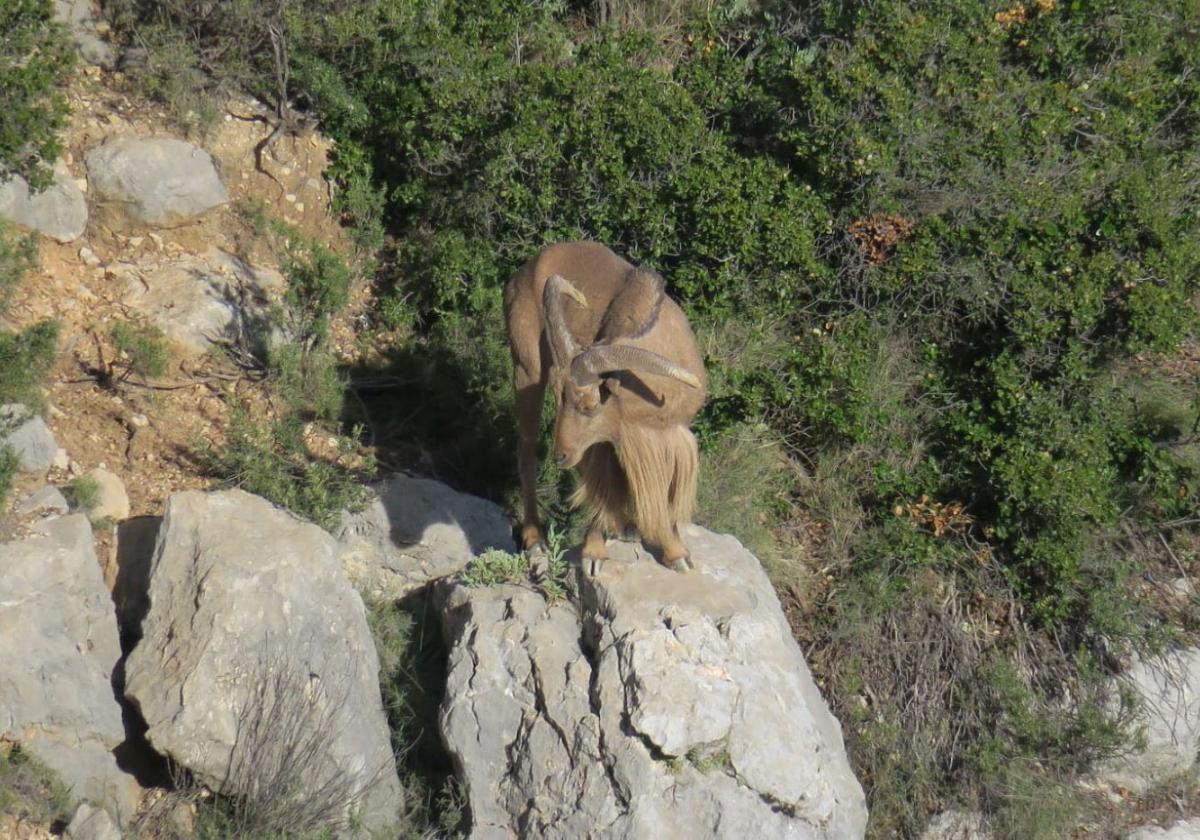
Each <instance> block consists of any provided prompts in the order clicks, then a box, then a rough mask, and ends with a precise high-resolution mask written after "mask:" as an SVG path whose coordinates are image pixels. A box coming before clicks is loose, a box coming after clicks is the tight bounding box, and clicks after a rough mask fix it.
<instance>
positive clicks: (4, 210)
mask: <svg viewBox="0 0 1200 840" xmlns="http://www.w3.org/2000/svg"><path fill="white" fill-rule="evenodd" d="M0 218H3V219H8V220H9V221H10V222H14V223H15V224H18V225H21V226H22V227H27V228H29V229H30V230H36V231H37V232H38V233H40V234H43V235H44V236H49V237H50V238H51V239H55V240H57V241H59V242H73V241H74V240H76V239H78V238H79V237H81V236H83V231H84V230H85V229H86V228H87V220H88V210H87V201H86V200H85V199H84V197H83V193H82V192H80V190H79V187H77V186H76V185H75V182H74V181H73V180H71V179H70V178H69V177H67V176H66V175H64V174H62V173H60V172H56V173H55V174H54V181H53V182H52V183H51V184H50V186H48V187H47V188H46V189H44V190H42V191H41V192H37V193H35V192H31V191H30V189H29V183H28V182H27V181H26V180H25V179H24V178H22V177H21V176H20V175H14V176H12V177H11V178H9V179H8V180H7V181H5V182H3V183H0Z"/></svg>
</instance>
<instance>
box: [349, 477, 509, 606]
mask: <svg viewBox="0 0 1200 840" xmlns="http://www.w3.org/2000/svg"><path fill="white" fill-rule="evenodd" d="M337 537H338V541H339V542H340V543H341V559H342V565H343V567H344V568H345V569H346V573H347V574H348V575H350V579H351V580H352V581H354V585H355V586H356V587H358V589H359V591H360V592H365V593H368V594H370V595H371V596H373V597H382V598H390V599H393V600H398V599H400V598H403V597H404V596H405V595H407V594H409V593H410V592H412V591H414V590H417V589H420V588H422V587H424V586H426V585H427V584H428V583H429V582H430V581H432V580H436V579H437V578H442V577H446V576H448V575H453V574H456V573H457V572H459V571H460V570H462V568H463V567H465V566H466V565H467V563H469V562H470V561H471V558H472V557H474V556H475V555H476V554H479V553H482V552H483V551H486V550H487V549H489V548H501V549H504V550H506V551H511V550H513V549H514V545H513V540H512V528H511V526H510V525H509V523H508V519H507V518H506V517H505V516H504V512H503V511H502V510H500V508H499V507H497V506H496V505H494V504H492V503H491V502H488V501H485V500H483V499H480V498H477V497H475V496H468V495H467V494H465V493H458V492H456V491H454V490H451V489H450V488H449V487H447V486H446V485H444V484H441V483H440V482H437V481H430V480H428V479H424V478H413V477H410V476H406V475H398V476H396V477H394V478H392V479H389V480H388V481H385V482H382V483H380V484H378V485H376V486H375V487H374V488H373V490H372V500H371V502H370V504H368V505H367V506H366V508H365V509H364V510H362V511H361V512H359V513H353V514H352V513H344V514H342V521H341V524H340V526H339V527H338V530H337Z"/></svg>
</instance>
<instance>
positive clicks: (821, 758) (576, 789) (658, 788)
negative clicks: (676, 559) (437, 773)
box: [437, 528, 866, 840]
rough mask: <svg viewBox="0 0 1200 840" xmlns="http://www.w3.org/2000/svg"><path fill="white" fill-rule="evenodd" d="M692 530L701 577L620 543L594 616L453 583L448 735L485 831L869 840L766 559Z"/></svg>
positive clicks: (854, 788) (836, 732)
mask: <svg viewBox="0 0 1200 840" xmlns="http://www.w3.org/2000/svg"><path fill="white" fill-rule="evenodd" d="M688 536H689V544H690V545H691V547H692V549H693V557H694V558H696V559H697V561H698V566H699V569H700V570H699V572H698V573H696V574H693V575H687V576H681V575H678V574H676V573H674V572H670V571H668V570H666V569H664V568H662V567H661V566H659V565H658V564H657V563H655V562H654V561H653V559H652V558H651V557H649V556H648V555H647V554H646V553H645V552H644V551H642V550H641V549H640V548H636V547H634V546H632V545H618V546H614V547H613V548H614V552H613V554H614V556H613V559H612V560H611V561H610V563H609V564H607V565H606V567H605V570H604V573H603V574H601V575H600V576H598V577H596V578H589V579H585V580H583V581H582V583H581V585H580V603H581V610H580V612H579V613H577V612H576V611H575V609H573V608H572V607H570V606H568V605H565V604H559V603H548V602H547V601H546V600H545V599H544V598H543V597H542V595H540V594H539V593H537V592H534V591H532V590H529V589H524V588H520V587H516V586H512V585H503V586H495V587H487V588H471V587H468V586H465V585H463V584H461V583H457V582H453V581H445V582H443V583H441V584H440V585H439V587H438V590H437V592H438V598H439V600H440V602H441V603H442V604H443V606H444V608H445V609H444V613H443V615H444V622H445V631H446V640H447V643H448V645H449V648H450V663H449V675H450V676H449V683H448V686H447V694H446V697H447V699H446V702H445V704H444V706H443V710H442V731H443V736H444V739H445V741H446V744H447V746H448V748H449V750H450V753H451V755H452V757H453V758H454V761H455V765H456V767H457V768H458V770H459V772H460V777H461V778H462V780H463V783H464V788H465V791H466V794H467V800H468V803H469V807H470V810H471V818H472V826H473V834H472V836H474V837H488V838H490V837H497V838H500V837H516V836H541V837H548V838H555V837H562V838H566V837H603V838H637V837H663V838H673V837H678V838H685V837H700V836H713V837H718V836H720V837H732V836H764V837H796V838H827V840H833V838H838V840H841V838H853V837H861V836H862V835H863V833H864V831H865V824H866V809H865V804H864V800H863V794H862V790H861V788H860V787H859V785H858V782H857V780H856V779H855V778H854V776H853V774H852V772H851V770H850V767H849V763H848V761H847V758H846V754H845V749H844V746H843V744H842V738H841V730H840V727H839V726H838V724H837V721H836V720H834V718H833V717H832V715H831V714H830V713H829V711H828V709H827V708H826V706H825V705H824V702H823V701H822V700H821V698H820V694H819V692H817V689H816V686H815V685H814V684H813V682H812V678H811V676H810V675H809V672H808V669H807V666H806V665H805V663H804V659H803V656H802V654H801V653H800V650H799V648H798V646H797V645H796V642H795V640H794V639H793V638H792V636H791V633H790V630H789V628H788V626H787V622H786V620H785V618H784V616H783V613H782V610H781V609H780V607H779V604H778V601H777V600H776V598H775V596H774V593H773V590H772V589H771V586H770V583H769V581H768V580H767V578H766V575H765V574H764V573H763V572H762V569H761V567H760V566H759V564H758V561H757V560H756V559H755V558H754V557H753V555H751V554H749V552H747V551H746V550H745V549H744V548H742V546H741V545H740V544H739V543H738V542H737V541H736V540H734V539H732V538H729V537H720V536H717V535H714V534H711V533H709V532H707V531H704V530H703V529H700V528H693V529H692V530H691V531H690V532H689V535H688Z"/></svg>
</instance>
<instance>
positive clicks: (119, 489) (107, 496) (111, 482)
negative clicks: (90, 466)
mask: <svg viewBox="0 0 1200 840" xmlns="http://www.w3.org/2000/svg"><path fill="white" fill-rule="evenodd" d="M87 477H88V478H90V479H92V480H93V481H95V482H96V485H97V487H98V489H99V492H98V493H97V494H96V504H95V506H94V507H93V508H92V509H91V510H90V511H88V513H89V514H90V515H91V517H92V518H93V519H97V520H98V519H111V520H112V521H113V522H121V521H122V520H125V519H128V518H129V496H128V494H126V492H125V484H124V482H122V481H121V479H120V478H118V477H117V476H116V475H114V474H113V473H111V472H109V471H108V470H106V469H100V468H97V469H94V470H92V471H91V472H90V473H88V474H87Z"/></svg>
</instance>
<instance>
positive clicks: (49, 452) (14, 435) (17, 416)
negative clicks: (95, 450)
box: [0, 403, 58, 473]
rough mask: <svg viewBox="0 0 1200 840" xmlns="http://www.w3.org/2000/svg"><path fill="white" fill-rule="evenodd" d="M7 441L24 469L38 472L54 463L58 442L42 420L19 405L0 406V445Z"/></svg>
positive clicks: (19, 464)
mask: <svg viewBox="0 0 1200 840" xmlns="http://www.w3.org/2000/svg"><path fill="white" fill-rule="evenodd" d="M4 445H7V446H8V447H9V448H10V449H12V451H13V454H14V455H16V457H17V465H18V466H19V467H20V468H21V469H22V470H24V471H25V472H35V473H36V472H42V473H44V472H45V471H46V470H48V469H50V467H51V465H53V464H54V455H55V453H57V452H58V443H57V442H56V441H55V440H54V435H53V434H51V432H50V429H49V427H47V426H46V421H45V420H43V419H42V418H41V417H39V416H38V415H36V414H34V413H33V412H31V411H30V410H29V409H27V408H26V407H25V406H23V405H18V404H16V403H9V404H8V405H3V406H0V446H4Z"/></svg>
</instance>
